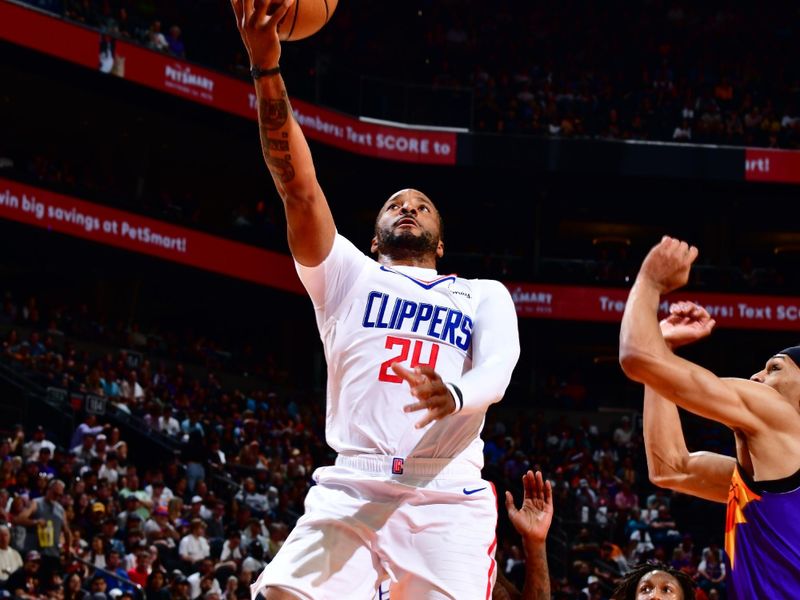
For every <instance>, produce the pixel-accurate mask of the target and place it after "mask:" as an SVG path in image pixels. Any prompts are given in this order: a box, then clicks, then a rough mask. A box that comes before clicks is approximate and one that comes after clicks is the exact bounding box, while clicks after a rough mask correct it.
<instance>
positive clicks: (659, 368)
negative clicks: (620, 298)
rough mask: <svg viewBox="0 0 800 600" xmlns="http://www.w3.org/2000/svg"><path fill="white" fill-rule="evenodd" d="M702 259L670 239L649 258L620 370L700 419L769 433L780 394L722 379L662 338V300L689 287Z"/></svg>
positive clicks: (625, 324) (633, 294)
mask: <svg viewBox="0 0 800 600" xmlns="http://www.w3.org/2000/svg"><path fill="white" fill-rule="evenodd" d="M696 257H697V248H695V247H694V246H689V245H688V244H686V242H681V241H679V240H676V239H674V238H670V237H667V236H665V237H664V238H663V239H662V240H661V242H660V243H659V244H657V245H656V246H654V247H653V249H652V250H650V252H649V253H648V254H647V257H645V259H644V261H643V262H642V266H641V268H640V270H639V274H638V275H637V277H636V282H635V283H634V284H633V287H632V288H631V291H630V294H629V295H628V301H627V303H626V305H625V312H624V314H623V316H622V326H621V328H620V338H619V360H620V365H621V366H622V370H623V371H624V372H625V374H626V375H627V376H628V377H629V378H630V379H633V380H634V381H638V382H640V383H643V384H645V385H649V386H650V387H651V388H653V389H654V390H656V391H657V392H658V393H659V394H660V395H661V396H663V397H665V398H667V399H668V400H670V401H671V402H674V403H676V404H677V405H678V406H681V407H683V408H686V409H687V410H690V411H692V412H693V413H695V414H698V415H700V416H703V417H706V418H708V419H712V420H714V421H719V422H720V423H724V424H725V425H728V426H730V427H732V428H738V429H740V430H742V431H744V432H749V433H752V432H755V431H758V430H763V429H764V427H765V423H764V420H763V419H764V417H765V416H768V414H769V413H770V411H771V412H773V413H774V412H776V403H775V402H774V400H775V398H774V397H773V398H771V399H770V398H769V396H770V395H775V394H776V392H775V391H774V390H772V389H771V388H768V386H759V385H758V384H755V383H753V382H751V381H747V380H742V379H739V380H736V379H725V380H723V379H720V378H719V377H717V376H716V375H715V374H714V373H712V372H711V371H709V370H707V369H704V368H703V367H701V366H700V365H697V364H695V363H693V362H690V361H688V360H685V359H683V358H681V357H679V356H676V355H675V354H673V353H672V351H671V350H670V349H669V347H668V346H667V344H666V342H665V341H664V338H663V337H662V336H661V331H660V330H659V324H658V318H657V316H656V315H657V311H658V303H659V299H660V297H661V295H662V294H666V293H668V292H670V291H672V290H675V289H677V288H679V287H682V286H683V285H685V284H686V282H687V281H688V278H689V269H690V267H691V265H692V262H694V259H695V258H696ZM746 400H749V402H747V401H746ZM765 405H766V406H765ZM778 412H780V411H778Z"/></svg>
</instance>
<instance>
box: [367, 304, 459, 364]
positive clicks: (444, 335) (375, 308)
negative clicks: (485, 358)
mask: <svg viewBox="0 0 800 600" xmlns="http://www.w3.org/2000/svg"><path fill="white" fill-rule="evenodd" d="M361 324H362V326H363V327H367V328H375V329H391V330H396V331H406V332H412V333H417V332H419V333H423V334H427V335H429V336H431V337H433V338H437V339H439V340H441V341H443V342H445V343H446V344H450V345H452V346H455V347H457V348H460V349H461V350H465V351H466V350H468V349H469V345H470V343H471V342H472V327H473V323H472V319H471V318H470V317H468V316H467V315H465V314H464V313H462V312H461V311H460V310H457V309H455V308H448V307H446V306H436V305H434V304H428V303H427V302H414V301H413V300H406V299H404V298H392V296H391V295H390V294H385V293H383V292H376V291H372V292H370V293H369V295H368V296H367V305H366V308H365V309H364V318H363V319H362V321H361Z"/></svg>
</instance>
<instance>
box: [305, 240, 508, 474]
mask: <svg viewBox="0 0 800 600" xmlns="http://www.w3.org/2000/svg"><path fill="white" fill-rule="evenodd" d="M296 266H297V272H298V274H299V276H300V279H301V281H302V282H303V284H304V285H305V287H306V290H307V291H308V294H309V296H310V297H311V300H312V302H313V304H314V310H315V312H316V317H317V327H318V329H319V332H320V337H321V339H322V342H323V346H324V349H325V359H326V361H327V365H328V381H327V412H326V427H325V437H326V440H327V442H328V444H329V445H330V446H331V447H332V448H333V449H334V450H336V451H337V452H339V453H340V454H346V455H356V454H380V455H387V456H392V457H401V458H405V457H416V458H457V459H459V460H463V461H466V462H468V463H471V464H473V465H475V466H476V467H478V468H481V467H482V466H483V452H482V450H483V442H482V441H481V439H480V435H479V434H480V431H481V429H482V427H483V420H484V416H485V413H486V409H487V408H488V407H489V406H490V405H491V404H492V403H493V402H497V401H498V400H500V399H501V398H502V396H503V394H504V392H505V389H506V386H507V385H508V383H509V380H510V379H511V372H512V371H513V369H514V366H515V364H516V362H517V358H518V356H519V332H518V329H517V315H516V311H515V309H514V303H513V301H512V300H511V295H510V294H509V292H508V290H507V289H506V288H505V286H503V285H502V284H501V283H500V282H497V281H491V280H481V279H461V278H459V277H456V276H455V275H439V274H438V273H437V272H436V271H435V270H434V269H423V268H418V267H406V266H387V265H381V264H380V263H378V262H376V261H375V260H372V259H371V258H369V257H367V256H366V255H365V254H363V253H362V252H361V251H359V250H358V249H357V248H356V247H355V246H354V245H353V244H352V243H350V242H349V241H348V240H347V239H345V238H344V237H342V236H341V235H338V234H337V236H336V239H335V241H334V244H333V248H332V249H331V252H330V254H329V255H328V257H327V258H326V259H325V260H324V261H323V262H322V263H321V264H320V265H318V266H316V267H304V266H302V265H300V264H297V263H296ZM394 362H399V363H400V364H401V365H402V366H404V367H406V368H408V369H413V368H414V367H417V366H422V365H427V366H430V367H431V368H433V369H434V370H435V371H436V372H437V373H438V374H439V375H440V376H441V378H442V380H443V381H445V382H447V383H452V384H455V386H456V387H457V391H455V390H453V393H454V396H458V392H460V394H461V398H456V413H454V414H451V415H448V416H447V417H446V418H444V419H440V420H439V421H436V422H434V423H432V424H430V425H428V426H426V427H424V428H422V429H417V428H415V424H416V423H417V422H419V421H420V420H421V419H423V418H424V417H425V415H426V411H424V410H421V411H417V412H412V413H405V412H404V411H403V407H404V406H406V405H408V404H412V403H414V402H416V400H415V399H414V398H413V397H412V396H411V394H410V391H409V386H408V384H407V383H406V382H405V381H403V380H402V379H400V377H398V376H397V375H395V373H394V372H393V371H392V369H391V364H392V363H394ZM460 405H463V406H460Z"/></svg>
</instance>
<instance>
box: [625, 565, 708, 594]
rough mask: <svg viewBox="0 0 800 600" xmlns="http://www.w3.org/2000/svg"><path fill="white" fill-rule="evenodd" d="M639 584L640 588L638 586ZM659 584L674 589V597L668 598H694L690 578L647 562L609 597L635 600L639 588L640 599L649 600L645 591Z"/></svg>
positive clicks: (636, 568) (666, 566) (665, 567)
mask: <svg viewBox="0 0 800 600" xmlns="http://www.w3.org/2000/svg"><path fill="white" fill-rule="evenodd" d="M670 578H671V579H670ZM640 583H641V584H642V586H640V585H639V584H640ZM661 583H665V584H667V585H671V586H672V587H674V590H675V595H674V596H670V597H672V598H675V600H692V598H694V590H695V587H696V586H695V584H694V582H693V581H692V578H691V577H689V576H688V575H687V574H686V573H684V572H683V571H678V570H677V569H673V568H672V567H670V566H669V565H666V564H664V563H661V562H657V561H648V562H646V563H642V564H640V565H638V566H637V567H635V568H634V569H633V570H632V571H631V572H630V573H628V574H627V575H626V576H625V578H624V579H623V580H622V581H620V582H619V584H618V585H617V587H616V588H615V589H614V593H613V594H612V595H611V600H637V598H638V594H639V591H640V587H642V592H643V593H644V595H643V596H642V597H643V598H650V595H649V594H647V590H649V589H650V586H656V585H659V584H661ZM679 591H680V594H679V593H678V592H679Z"/></svg>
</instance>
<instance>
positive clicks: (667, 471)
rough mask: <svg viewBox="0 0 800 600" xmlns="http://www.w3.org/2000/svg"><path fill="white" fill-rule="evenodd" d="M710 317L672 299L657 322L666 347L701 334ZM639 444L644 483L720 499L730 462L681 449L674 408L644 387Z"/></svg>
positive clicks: (708, 328)
mask: <svg viewBox="0 0 800 600" xmlns="http://www.w3.org/2000/svg"><path fill="white" fill-rule="evenodd" d="M714 324H715V321H714V319H712V318H711V316H710V315H709V314H708V312H707V311H706V310H705V309H704V308H703V307H701V306H698V305H696V304H694V303H692V302H678V303H675V304H672V305H671V306H670V315H669V316H668V317H667V318H666V319H663V320H662V321H661V322H660V323H659V326H660V329H661V334H662V335H663V337H664V341H665V342H666V343H667V345H668V346H669V348H670V349H673V350H674V349H675V348H677V347H679V346H683V345H685V344H690V343H692V342H695V341H697V340H699V339H702V338H704V337H706V336H707V335H708V334H710V333H711V330H712V329H713V328H714ZM644 448H645V453H646V455H647V471H648V474H649V476H650V481H651V482H653V483H654V484H655V485H658V486H660V487H665V488H669V489H671V490H676V491H678V492H683V493H685V494H691V495H692V496H697V497H699V498H705V499H706V500H713V501H715V502H723V503H724V502H726V501H727V498H728V488H729V486H730V481H731V474H732V472H733V468H734V465H735V463H736V461H735V460H734V458H733V457H731V456H723V455H721V454H715V453H713V452H702V451H701V452H692V453H690V452H689V450H688V449H687V447H686V442H685V440H684V437H683V428H682V427H681V420H680V415H679V414H678V407H677V406H676V405H674V404H673V403H671V402H670V401H668V400H666V399H665V398H662V397H661V396H660V395H659V394H658V393H657V392H656V391H655V390H653V389H652V388H651V387H650V386H647V385H646V386H645V387H644Z"/></svg>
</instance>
